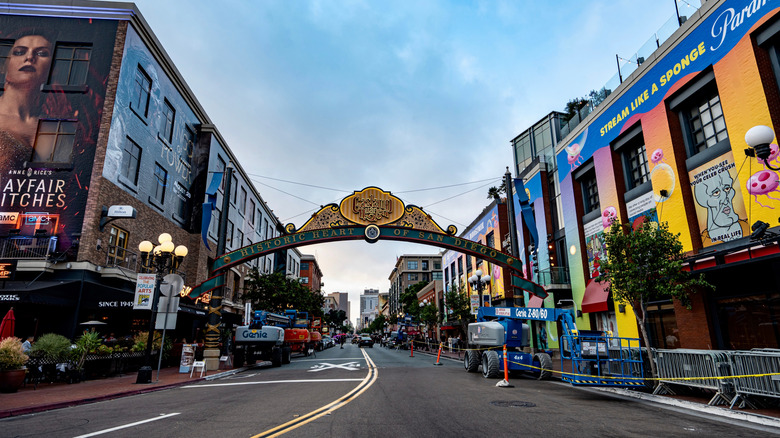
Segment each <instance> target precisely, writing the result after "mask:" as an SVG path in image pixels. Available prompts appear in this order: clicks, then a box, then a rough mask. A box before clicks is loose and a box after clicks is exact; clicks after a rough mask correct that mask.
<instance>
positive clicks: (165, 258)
mask: <svg viewBox="0 0 780 438" xmlns="http://www.w3.org/2000/svg"><path fill="white" fill-rule="evenodd" d="M157 241H158V242H159V243H160V244H159V245H157V246H154V244H152V242H150V241H148V240H144V241H143V242H141V243H140V244H139V245H138V250H139V251H140V252H141V265H142V266H143V267H145V268H147V269H154V271H155V280H154V293H153V296H152V315H151V317H150V319H149V335H148V336H147V338H146V352H145V353H144V366H142V367H141V368H140V369H139V370H138V376H137V377H136V381H135V383H152V366H151V358H152V343H153V342H154V328H155V320H156V319H157V318H156V317H157V303H158V301H159V298H160V284H161V283H162V279H163V277H164V276H165V275H166V274H168V273H171V272H174V271H176V269H177V268H178V267H179V265H180V264H181V262H182V260H184V257H186V256H187V252H188V251H187V247H186V246H184V245H179V246H176V247H175V245H174V244H173V238H172V237H171V235H170V234H168V233H162V234H160V236H159V237H158V238H157ZM162 348H163V346H162V344H161V345H160V353H159V354H162Z"/></svg>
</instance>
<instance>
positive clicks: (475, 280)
mask: <svg viewBox="0 0 780 438" xmlns="http://www.w3.org/2000/svg"><path fill="white" fill-rule="evenodd" d="M469 283H470V284H471V289H472V290H476V291H477V294H478V295H479V300H480V302H481V303H482V290H483V289H484V288H485V286H486V285H487V284H489V283H490V275H485V276H482V269H477V271H476V272H475V273H474V275H472V276H471V277H469ZM482 304H484V303H482Z"/></svg>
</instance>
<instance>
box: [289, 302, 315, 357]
mask: <svg viewBox="0 0 780 438" xmlns="http://www.w3.org/2000/svg"><path fill="white" fill-rule="evenodd" d="M284 314H285V316H286V317H287V319H288V321H289V323H288V324H287V326H286V327H285V328H284V344H285V346H287V347H289V348H290V351H292V352H293V353H303V355H304V356H308V355H309V352H310V351H312V350H313V348H312V339H311V332H310V331H309V314H308V312H299V311H297V310H285V311H284ZM320 339H321V338H320Z"/></svg>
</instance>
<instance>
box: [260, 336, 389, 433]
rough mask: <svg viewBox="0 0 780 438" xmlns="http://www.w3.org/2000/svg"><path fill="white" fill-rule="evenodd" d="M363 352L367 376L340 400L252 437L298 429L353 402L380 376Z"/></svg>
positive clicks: (366, 354)
mask: <svg viewBox="0 0 780 438" xmlns="http://www.w3.org/2000/svg"><path fill="white" fill-rule="evenodd" d="M360 352H361V353H363V357H364V358H365V359H366V363H367V364H368V374H366V378H365V379H363V381H362V382H361V383H360V384H359V385H358V386H356V387H355V388H354V389H353V390H352V391H350V392H348V393H347V394H345V395H344V396H342V397H341V398H339V399H338V400H336V401H334V402H331V403H329V404H327V405H325V406H323V407H321V408H319V409H316V410H314V411H311V412H309V413H308V414H305V415H301V416H300V417H298V418H296V419H294V420H292V421H288V422H287V423H284V424H282V425H279V426H276V427H274V428H272V429H268V430H266V431H265V432H262V433H259V434H257V435H254V436H253V437H252V438H261V437H262V438H265V437H268V438H272V437H277V436H281V435H284V434H285V433H287V432H289V431H291V430H294V429H297V428H299V427H301V426H303V425H304V424H307V423H310V422H312V421H314V420H316V419H318V418H320V417H322V416H324V415H328V414H330V413H331V412H334V411H336V410H337V409H339V408H341V407H343V406H346V405H347V403H349V402H351V401H352V400H354V399H356V398H358V397H359V396H360V394H362V393H363V392H364V391H365V390H366V389H368V388H369V387H371V385H373V384H374V382H375V381H376V379H377V377H378V376H379V370H377V368H376V365H375V364H374V361H372V360H371V358H370V357H369V356H368V353H366V351H365V350H360Z"/></svg>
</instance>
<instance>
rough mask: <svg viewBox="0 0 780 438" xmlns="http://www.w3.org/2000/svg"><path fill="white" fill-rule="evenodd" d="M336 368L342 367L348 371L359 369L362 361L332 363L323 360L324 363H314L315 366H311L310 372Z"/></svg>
mask: <svg viewBox="0 0 780 438" xmlns="http://www.w3.org/2000/svg"><path fill="white" fill-rule="evenodd" d="M336 368H338V369H342V370H347V371H358V370H360V363H358V362H347V363H344V364H332V363H328V362H322V363H319V364H317V365H314V366H313V367H311V369H310V370H309V372H310V373H316V372H319V371H324V370H332V369H336Z"/></svg>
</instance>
